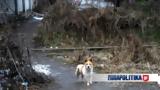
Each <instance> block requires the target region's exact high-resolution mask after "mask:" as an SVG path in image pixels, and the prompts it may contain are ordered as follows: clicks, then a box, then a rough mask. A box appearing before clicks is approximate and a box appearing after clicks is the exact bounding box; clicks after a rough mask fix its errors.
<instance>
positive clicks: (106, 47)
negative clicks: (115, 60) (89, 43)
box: [31, 45, 160, 51]
mask: <svg viewBox="0 0 160 90" xmlns="http://www.w3.org/2000/svg"><path fill="white" fill-rule="evenodd" d="M122 47H123V46H105V47H84V48H83V47H79V48H78V47H77V48H76V47H73V48H32V49H31V50H32V51H73V50H85V49H86V50H102V49H112V48H122ZM125 47H126V48H127V46H124V47H123V48H125ZM143 47H145V48H152V47H157V48H158V49H160V47H159V46H155V45H143Z"/></svg>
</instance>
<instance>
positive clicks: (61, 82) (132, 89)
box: [16, 20, 160, 90]
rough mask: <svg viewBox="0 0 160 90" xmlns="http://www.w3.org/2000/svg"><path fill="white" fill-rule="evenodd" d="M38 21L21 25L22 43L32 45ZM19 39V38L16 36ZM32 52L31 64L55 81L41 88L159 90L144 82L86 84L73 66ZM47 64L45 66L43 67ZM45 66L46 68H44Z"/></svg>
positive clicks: (62, 89)
mask: <svg viewBox="0 0 160 90" xmlns="http://www.w3.org/2000/svg"><path fill="white" fill-rule="evenodd" d="M38 25H39V22H37V21H35V20H29V21H27V22H26V23H24V24H23V25H21V26H20V27H19V28H18V30H17V32H16V34H17V35H18V34H23V35H24V40H25V41H24V42H25V43H23V44H25V45H27V46H28V47H32V37H33V35H34V33H35V30H36V28H37V26H38ZM17 39H19V38H17ZM31 53H32V58H31V60H32V65H33V66H34V65H41V66H43V68H41V69H42V70H43V69H44V70H48V72H47V73H49V74H48V75H49V77H50V78H54V79H55V81H54V82H52V83H49V84H48V85H47V86H43V87H42V88H41V90H160V88H159V87H158V85H157V84H146V83H95V82H94V83H93V84H92V85H91V86H87V85H86V83H83V82H80V81H79V80H78V79H77V78H76V76H75V75H74V71H75V70H74V69H75V66H72V65H67V64H65V63H64V62H63V61H61V60H60V59H56V58H50V57H47V56H46V54H45V53H42V52H31ZM45 66H47V67H45ZM46 68H47V69H46Z"/></svg>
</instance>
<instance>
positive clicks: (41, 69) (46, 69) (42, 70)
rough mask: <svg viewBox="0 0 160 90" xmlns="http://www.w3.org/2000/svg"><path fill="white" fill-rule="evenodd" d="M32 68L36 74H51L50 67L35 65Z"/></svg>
mask: <svg viewBox="0 0 160 90" xmlns="http://www.w3.org/2000/svg"><path fill="white" fill-rule="evenodd" d="M32 67H33V69H34V70H35V71H36V72H39V73H44V74H45V75H50V74H51V70H50V65H43V64H35V65H33V66H32Z"/></svg>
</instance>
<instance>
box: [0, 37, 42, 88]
mask: <svg viewBox="0 0 160 90" xmlns="http://www.w3.org/2000/svg"><path fill="white" fill-rule="evenodd" d="M26 52H27V53H26V55H24V54H25V53H24V51H22V50H21V48H20V47H19V46H17V45H16V44H15V43H14V42H12V41H10V40H9V39H8V38H6V37H4V36H1V38H0V85H1V87H3V88H4V89H9V90H27V88H28V87H29V86H30V85H32V83H44V82H45V79H44V77H42V76H41V75H40V74H38V73H36V72H35V71H34V70H33V68H32V65H31V62H30V53H29V50H28V49H27V51H26ZM20 88H21V89H20Z"/></svg>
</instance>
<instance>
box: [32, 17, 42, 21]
mask: <svg viewBox="0 0 160 90" xmlns="http://www.w3.org/2000/svg"><path fill="white" fill-rule="evenodd" d="M33 18H34V19H36V20H39V21H41V20H43V17H40V16H33Z"/></svg>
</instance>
